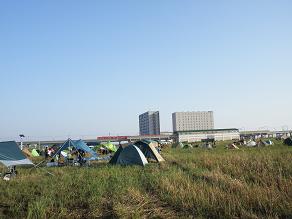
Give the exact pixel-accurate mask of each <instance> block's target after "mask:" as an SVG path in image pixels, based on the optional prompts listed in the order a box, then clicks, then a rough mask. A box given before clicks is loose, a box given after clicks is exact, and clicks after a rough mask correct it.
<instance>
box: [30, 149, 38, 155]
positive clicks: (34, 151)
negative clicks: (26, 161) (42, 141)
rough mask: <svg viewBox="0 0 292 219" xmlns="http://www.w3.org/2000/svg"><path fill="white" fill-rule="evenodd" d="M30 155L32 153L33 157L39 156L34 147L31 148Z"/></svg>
mask: <svg viewBox="0 0 292 219" xmlns="http://www.w3.org/2000/svg"><path fill="white" fill-rule="evenodd" d="M31 155H32V156H33V157H39V156H40V155H39V153H38V152H37V150H36V149H33V150H32V151H31Z"/></svg>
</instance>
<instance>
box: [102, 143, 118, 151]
mask: <svg viewBox="0 0 292 219" xmlns="http://www.w3.org/2000/svg"><path fill="white" fill-rule="evenodd" d="M101 146H102V147H104V148H106V149H108V150H109V151H112V152H117V150H118V149H117V147H116V146H115V145H114V144H113V143H111V142H110V141H109V142H107V143H105V144H102V145H101Z"/></svg>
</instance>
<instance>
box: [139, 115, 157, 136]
mask: <svg viewBox="0 0 292 219" xmlns="http://www.w3.org/2000/svg"><path fill="white" fill-rule="evenodd" d="M139 128H140V135H160V119H159V111H155V112H153V111H149V112H146V113H143V114H141V115H140V116H139Z"/></svg>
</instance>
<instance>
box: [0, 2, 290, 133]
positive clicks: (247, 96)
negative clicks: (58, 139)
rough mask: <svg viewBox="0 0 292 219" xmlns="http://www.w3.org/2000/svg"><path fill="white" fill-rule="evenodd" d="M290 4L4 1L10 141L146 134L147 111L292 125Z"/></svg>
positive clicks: (4, 97) (252, 124) (219, 122)
mask: <svg viewBox="0 0 292 219" xmlns="http://www.w3.org/2000/svg"><path fill="white" fill-rule="evenodd" d="M291 11H292V1H290V0H286V1H284V0H277V1H269V0H262V1H261V0H250V1H246V0H238V1H233V0H229V1H224V0H221V1H217V0H213V1H208V0H201V1H196V0H176V1H174V0H144V1H142V0H141V1H136V0H132V1H127V0H123V1H117V0H115V1H111V0H104V1H102V0H100V1H95V0H92V1H90V0H85V1H71V0H66V1H65V0H50V1H37V0H36V1H29V0H26V1H5V0H1V1H0V76H1V78H0V79H1V86H0V101H1V105H0V106H1V107H0V124H1V125H0V138H8V137H12V136H16V135H18V134H19V133H24V134H26V135H28V136H35V137H36V136H37V137H44V136H67V135H71V136H82V135H92V136H95V135H107V134H108V133H111V135H115V134H120V135H123V134H137V133H138V115H139V113H143V112H144V111H147V110H160V113H161V129H162V131H168V130H172V125H171V113H172V112H175V111H193V110H213V111H214V112H215V126H216V128H229V127H237V128H242V127H245V129H258V128H260V127H274V128H277V129H281V127H282V126H284V125H286V126H289V127H290V128H292V114H291V112H292V111H291V109H292V102H291V93H292V86H291V79H292V13H291Z"/></svg>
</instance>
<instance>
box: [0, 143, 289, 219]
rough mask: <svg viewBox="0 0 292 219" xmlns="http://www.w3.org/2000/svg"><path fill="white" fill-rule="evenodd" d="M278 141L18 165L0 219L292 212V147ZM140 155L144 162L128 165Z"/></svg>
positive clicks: (6, 185) (5, 185) (1, 184)
mask: <svg viewBox="0 0 292 219" xmlns="http://www.w3.org/2000/svg"><path fill="white" fill-rule="evenodd" d="M273 142H274V144H273V145H269V146H265V147H264V146H261V147H242V146H239V149H238V150H229V149H228V148H226V145H230V144H231V143H232V142H219V143H218V144H217V145H216V148H213V149H209V148H208V147H206V148H204V147H195V146H194V147H193V146H191V145H189V144H188V145H187V146H186V147H183V146H182V147H180V146H179V147H172V146H171V145H168V146H165V147H164V148H163V149H162V151H161V158H162V159H163V160H165V161H163V162H154V161H155V159H153V161H152V162H151V161H150V162H149V163H148V162H147V160H149V156H146V155H145V156H144V155H143V154H145V152H144V153H142V154H141V152H142V150H140V149H139V147H141V145H143V144H144V143H145V142H140V144H138V143H137V146H131V147H126V149H125V148H123V149H120V148H119V149H118V150H117V152H116V154H117V155H119V156H117V159H114V157H115V156H113V157H112V160H113V161H112V162H113V163H114V162H117V161H118V160H119V159H120V162H121V163H120V164H119V165H115V164H109V163H108V161H105V160H100V161H98V162H93V163H92V165H89V166H74V165H64V166H58V167H48V166H46V165H44V164H43V165H40V166H39V167H37V168H36V167H33V166H24V167H17V170H18V174H17V176H16V177H15V178H14V179H12V180H10V181H4V180H0V189H1V196H0V218H154V217H155V218H189V217H196V218H291V217H292V207H291V206H292V163H291V157H292V147H291V146H288V145H285V144H284V143H283V142H282V141H277V140H273ZM76 143H77V142H73V144H76ZM79 143H80V142H79ZM68 144H71V143H70V142H65V144H63V147H64V148H65V146H68ZM80 145H82V144H80ZM82 147H84V146H82ZM129 151H130V152H129ZM123 152H124V153H125V152H127V153H125V154H124V155H122V153H123ZM138 155H139V156H140V157H141V159H138V161H137V163H138V165H123V162H126V161H127V160H129V159H131V156H135V157H137V156H138ZM129 157H130V158H129ZM22 158H24V157H21V159H22ZM161 158H160V157H159V159H161ZM42 159H43V158H42V157H33V156H32V157H31V158H30V160H31V161H32V162H33V163H34V164H38V163H40V162H41V161H42ZM146 159H147V160H146ZM22 160H23V162H27V164H29V160H28V159H22ZM141 162H142V163H141ZM146 162H147V164H146V165H145V163H146ZM124 164H127V163H124ZM139 164H141V165H139ZM49 173H50V174H49Z"/></svg>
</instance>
